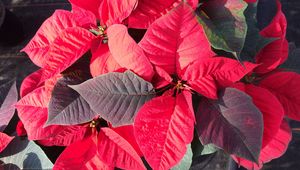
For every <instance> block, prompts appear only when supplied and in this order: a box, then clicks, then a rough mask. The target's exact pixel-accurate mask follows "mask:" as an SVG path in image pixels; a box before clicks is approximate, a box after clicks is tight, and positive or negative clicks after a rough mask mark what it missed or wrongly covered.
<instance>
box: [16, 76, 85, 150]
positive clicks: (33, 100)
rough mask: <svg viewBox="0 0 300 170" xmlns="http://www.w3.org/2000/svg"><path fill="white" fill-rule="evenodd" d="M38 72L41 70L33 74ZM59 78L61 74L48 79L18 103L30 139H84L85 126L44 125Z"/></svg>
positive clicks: (59, 142) (58, 141) (48, 142)
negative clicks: (53, 90)
mask: <svg viewBox="0 0 300 170" xmlns="http://www.w3.org/2000/svg"><path fill="white" fill-rule="evenodd" d="M38 73H39V71H38V72H37V73H34V74H33V75H37V74H38ZM58 78H59V76H56V77H54V78H52V79H49V80H47V81H46V82H45V84H44V85H42V86H41V87H38V88H36V89H35V90H33V91H32V92H31V93H29V94H27V95H26V96H25V97H23V98H22V99H21V100H20V101H19V102H18V103H17V105H16V107H17V110H18V115H19V117H20V119H21V121H22V122H23V123H24V127H25V129H26V131H27V135H28V138H29V139H30V140H43V141H42V143H43V144H44V145H69V144H70V143H72V142H74V141H76V140H78V139H82V138H83V137H84V135H85V133H86V131H87V129H86V127H84V126H57V125H53V126H49V127H46V128H44V127H43V126H44V124H45V122H46V120H47V116H48V109H47V107H48V103H49V100H50V97H51V92H52V89H53V87H54V85H55V83H56V81H57V79H58ZM29 79H30V78H28V79H27V80H29ZM27 82H28V81H25V83H27ZM23 87H24V86H23ZM23 93H24V92H23Z"/></svg>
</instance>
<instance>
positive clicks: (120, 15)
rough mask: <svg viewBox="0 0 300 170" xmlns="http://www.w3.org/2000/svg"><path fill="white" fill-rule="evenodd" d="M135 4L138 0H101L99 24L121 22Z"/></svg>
mask: <svg viewBox="0 0 300 170" xmlns="http://www.w3.org/2000/svg"><path fill="white" fill-rule="evenodd" d="M137 4H138V0H103V1H102V2H101V4H100V6H99V17H100V22H101V24H103V25H108V26H110V25H112V24H121V23H122V22H123V20H124V19H125V18H127V17H128V16H129V15H130V14H131V12H132V11H133V9H134V8H135V7H136V5H137Z"/></svg>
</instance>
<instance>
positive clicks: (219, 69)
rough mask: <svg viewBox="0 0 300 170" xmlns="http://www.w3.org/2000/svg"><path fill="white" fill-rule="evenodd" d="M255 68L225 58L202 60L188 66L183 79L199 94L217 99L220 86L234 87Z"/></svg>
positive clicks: (248, 64) (251, 65)
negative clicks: (233, 85)
mask: <svg viewBox="0 0 300 170" xmlns="http://www.w3.org/2000/svg"><path fill="white" fill-rule="evenodd" d="M255 67H256V65H255V64H252V63H249V62H245V63H244V64H243V65H242V64H241V63H240V62H238V61H237V60H233V59H229V58H225V57H215V58H209V59H201V60H198V61H196V62H195V63H193V64H191V65H189V66H188V68H187V70H186V72H185V74H184V76H183V78H182V79H183V80H187V81H188V84H189V85H190V86H191V87H192V88H193V89H194V90H196V91H197V92H198V93H199V94H202V95H204V96H206V97H208V98H212V99H216V98H217V89H218V86H219V87H228V86H230V85H232V84H233V83H234V82H236V81H239V80H240V79H241V78H243V77H244V76H245V75H246V74H248V73H249V72H250V71H252V69H253V68H255Z"/></svg>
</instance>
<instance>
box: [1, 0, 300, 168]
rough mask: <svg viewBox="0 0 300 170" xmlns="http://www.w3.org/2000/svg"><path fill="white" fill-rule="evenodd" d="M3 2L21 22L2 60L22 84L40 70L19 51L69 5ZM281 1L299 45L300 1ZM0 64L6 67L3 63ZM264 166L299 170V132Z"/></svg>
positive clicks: (221, 162) (219, 158)
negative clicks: (286, 146)
mask: <svg viewBox="0 0 300 170" xmlns="http://www.w3.org/2000/svg"><path fill="white" fill-rule="evenodd" d="M0 1H1V0H0ZM2 2H3V4H4V6H5V7H6V9H8V10H9V11H11V12H12V13H13V14H14V15H15V16H16V17H17V18H18V20H19V22H20V23H19V25H15V26H13V28H11V29H10V31H9V35H5V36H6V37H5V38H7V37H8V36H9V39H10V40H12V43H11V44H9V45H7V44H4V45H3V44H2V45H0V62H1V63H3V62H4V63H7V64H5V65H9V64H12V65H15V66H16V74H17V76H16V77H17V84H18V86H19V85H20V83H21V81H22V80H23V78H24V77H26V76H27V75H28V74H30V73H31V72H33V71H35V70H36V69H37V67H36V66H35V65H34V64H33V63H32V62H31V61H30V60H29V59H28V58H27V56H26V54H25V53H21V52H19V51H20V50H21V49H22V48H23V47H24V46H25V45H26V44H27V43H28V41H29V40H30V39H31V38H32V37H33V36H34V34H35V32H36V31H37V29H38V28H39V27H40V25H41V24H42V22H43V21H44V20H45V19H46V18H48V17H49V16H50V15H51V14H52V13H53V12H54V11H55V9H70V5H69V4H68V2H67V1H66V0H2ZM281 2H282V8H283V12H284V13H285V15H286V17H287V20H288V31H287V39H288V41H289V42H294V44H295V45H296V47H300V0H281ZM7 15H8V14H7ZM11 18H12V19H16V18H14V16H11ZM20 28H23V32H24V34H23V35H21V34H19V33H18V31H20ZM21 33H22V32H21ZM2 36H3V35H1V36H0V41H1V40H3V39H4V37H2ZM15 40H18V42H14V41H15ZM299 57H300V55H299ZM1 67H3V64H2V65H1ZM297 68H300V66H297ZM0 69H1V68H0ZM290 125H291V127H292V128H300V123H297V122H294V121H291V122H290ZM200 162H201V163H200ZM227 164H228V156H227V155H226V154H225V153H223V152H218V153H217V154H214V155H211V156H207V157H203V158H202V160H198V161H195V162H194V163H193V166H192V169H206V170H224V169H227ZM264 169H270V170H298V169H300V131H296V130H293V139H292V142H291V143H290V145H289V148H288V150H287V152H286V153H285V154H284V155H283V156H282V157H281V158H279V159H276V160H273V161H272V162H270V163H268V164H266V165H265V166H264Z"/></svg>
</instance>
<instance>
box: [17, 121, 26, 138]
mask: <svg viewBox="0 0 300 170" xmlns="http://www.w3.org/2000/svg"><path fill="white" fill-rule="evenodd" d="M16 132H17V135H18V136H26V135H27V132H26V129H25V128H24V124H23V123H22V121H20V120H19V122H18V124H17V127H16Z"/></svg>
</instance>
